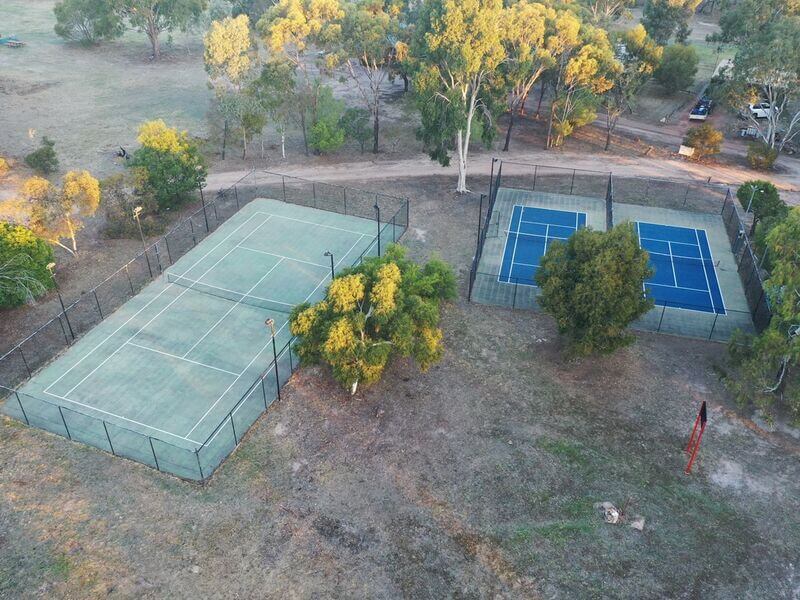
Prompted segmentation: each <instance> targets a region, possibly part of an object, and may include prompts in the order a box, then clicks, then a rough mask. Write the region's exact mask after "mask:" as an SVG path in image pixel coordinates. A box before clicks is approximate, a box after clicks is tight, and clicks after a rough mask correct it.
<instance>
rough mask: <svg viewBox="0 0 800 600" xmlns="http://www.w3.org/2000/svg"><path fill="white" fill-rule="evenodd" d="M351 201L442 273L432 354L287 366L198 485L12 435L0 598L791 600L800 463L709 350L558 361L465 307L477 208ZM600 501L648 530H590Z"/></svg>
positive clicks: (14, 430)
mask: <svg viewBox="0 0 800 600" xmlns="http://www.w3.org/2000/svg"><path fill="white" fill-rule="evenodd" d="M481 181H482V178H481V180H473V181H471V182H470V183H471V185H472V186H473V187H474V189H476V190H478V189H480V187H481V185H482V184H481ZM349 183H351V184H352V185H356V186H359V185H360V186H361V187H364V186H367V187H370V186H371V187H378V188H380V189H381V191H385V192H388V193H395V194H404V195H409V196H411V197H412V199H413V200H412V202H413V205H412V227H411V229H410V230H409V232H408V234H407V237H406V239H405V243H406V245H407V246H408V247H409V249H410V251H411V253H412V255H413V256H414V257H415V258H418V259H422V258H425V257H427V256H430V255H431V254H432V253H434V252H437V253H439V254H440V255H441V256H442V257H443V258H444V259H445V260H447V261H449V262H451V263H452V264H453V265H454V266H455V267H456V269H457V271H458V273H459V275H460V281H461V291H462V297H461V299H459V300H458V301H456V302H455V303H453V304H452V305H449V306H448V307H447V308H446V309H445V313H444V319H443V327H444V331H445V344H446V347H447V351H446V353H445V356H444V359H443V360H442V361H441V362H440V363H439V364H437V365H435V366H434V367H433V368H432V369H430V370H429V371H428V372H426V373H420V372H419V370H418V369H417V368H416V367H415V366H414V365H412V364H409V363H407V362H405V361H399V362H397V363H395V364H393V365H392V367H391V368H390V369H389V371H388V372H387V373H386V376H385V377H384V379H383V380H382V381H381V382H380V383H379V384H377V385H376V386H374V387H373V388H371V389H368V390H362V391H360V392H359V394H358V395H357V396H356V397H350V396H349V395H348V394H347V393H345V392H343V391H342V390H341V389H339V388H338V387H336V386H335V385H334V384H333V383H332V381H331V379H330V377H329V375H328V373H327V372H326V371H325V370H324V369H322V368H304V369H301V370H300V371H299V372H298V373H297V374H295V376H294V378H293V379H292V381H291V382H290V384H289V385H288V386H287V387H286V388H285V391H284V394H283V401H282V402H281V403H279V404H276V405H274V406H273V407H272V408H271V409H270V410H269V411H268V413H267V414H266V415H264V416H263V417H262V418H261V419H260V420H259V421H258V422H257V424H256V425H255V426H254V427H253V428H252V429H251V430H250V432H249V433H248V434H247V436H246V438H245V439H244V441H243V442H242V443H241V445H240V446H239V448H238V449H237V450H236V451H235V452H234V454H233V455H232V456H231V457H230V458H229V459H228V460H227V461H226V462H225V464H224V465H223V466H222V467H221V468H220V469H219V470H218V471H217V473H216V474H215V475H214V477H213V478H212V479H211V481H210V482H208V483H207V484H206V485H205V486H203V487H200V486H196V485H193V484H189V483H184V482H182V481H179V480H177V479H175V478H172V477H169V476H166V475H161V474H159V473H157V472H156V471H154V470H152V469H149V468H147V467H144V466H142V465H138V464H134V463H131V462H128V461H126V460H123V459H118V458H115V457H113V456H111V455H109V454H106V453H103V452H100V451H96V450H94V449H91V448H87V447H85V446H82V445H79V444H74V443H71V442H69V441H67V440H65V439H62V438H60V437H55V436H51V435H49V434H46V433H44V432H42V431H39V430H35V429H30V428H26V427H23V426H21V425H19V424H17V423H14V422H11V421H8V420H5V421H3V422H2V423H0V545H1V548H2V552H0V596H3V597H22V598H36V597H46V598H75V597H81V598H87V597H88V598H92V597H98V598H99V597H111V598H129V597H137V598H162V597H165V596H169V597H189V596H194V597H236V598H286V597H291V598H343V597H369V598H376V597H377V598H398V597H402V598H442V597H450V598H486V597H493V598H526V599H527V598H537V597H542V598H631V597H647V598H720V599H722V598H726V599H727V598H791V597H792V596H793V595H795V594H796V590H797V589H798V588H799V587H800V576H798V574H797V573H796V570H795V566H794V564H795V562H796V556H797V555H798V552H800V529H798V527H797V525H796V523H797V520H796V514H797V510H798V498H800V493H799V492H800V489H798V488H800V483H798V482H800V466H799V464H798V461H797V455H796V454H793V453H790V452H787V449H786V447H785V446H781V445H778V444H776V443H775V440H774V439H772V438H770V437H765V436H763V435H762V434H761V433H760V432H759V431H757V430H755V429H752V428H748V427H746V426H745V425H744V424H743V422H742V421H741V420H740V419H736V418H732V416H731V415H732V414H735V413H731V412H730V411H732V410H733V409H732V407H731V406H730V404H729V399H728V397H727V395H726V392H725V390H724V389H723V387H722V386H721V384H720V382H719V381H718V378H717V375H716V374H715V372H714V370H713V367H714V365H715V364H716V363H717V361H719V360H720V356H721V354H722V346H720V345H717V344H712V343H705V342H697V341H693V340H686V339H681V338H675V337H669V336H660V335H655V334H653V335H649V334H642V335H638V337H637V342H636V344H635V345H634V346H632V347H630V348H628V349H625V350H623V351H621V352H619V353H617V354H615V355H614V356H610V357H595V358H592V359H585V360H580V361H565V360H564V358H563V355H562V353H561V346H560V342H559V338H558V336H557V333H556V331H555V328H554V326H553V323H552V321H551V320H550V319H549V318H548V317H546V316H544V315H541V314H536V313H531V312H512V311H509V310H506V309H500V308H494V307H487V306H481V305H475V304H469V303H467V302H466V301H465V300H464V292H465V284H466V273H467V269H468V265H469V261H470V258H471V256H472V253H473V251H474V242H475V238H474V226H475V220H476V217H477V208H478V207H477V204H478V197H477V195H475V194H473V195H469V196H464V197H460V196H456V195H454V194H453V193H452V191H451V187H452V180H451V178H450V177H444V178H443V177H428V178H418V179H398V180H389V179H384V180H382V181H380V182H376V181H360V182H359V181H352V182H349ZM701 400H707V401H708V402H709V403H710V407H711V411H710V420H709V427H708V429H707V431H706V435H705V437H704V440H703V448H702V449H701V452H700V457H699V461H698V463H697V466H696V470H695V472H694V474H693V475H692V476H690V477H687V476H685V475H683V467H684V465H685V460H686V457H685V455H684V453H683V451H682V448H683V445H684V444H685V442H686V437H687V435H688V432H689V427H690V425H691V423H692V421H693V419H694V415H695V412H696V410H697V407H698V405H699V402H700V401H701ZM787 439H788V438H787ZM789 441H790V440H789ZM787 443H788V442H787ZM606 500H607V501H611V502H613V503H615V504H616V505H617V506H623V505H625V504H627V505H629V506H631V507H632V510H635V512H636V513H637V514H641V515H642V516H644V517H645V527H644V531H642V532H639V531H636V530H634V529H632V528H630V527H628V526H625V525H622V526H616V525H608V524H605V523H603V521H602V519H601V518H600V516H599V515H598V514H597V513H596V511H595V509H594V508H593V504H594V503H595V502H600V501H606Z"/></svg>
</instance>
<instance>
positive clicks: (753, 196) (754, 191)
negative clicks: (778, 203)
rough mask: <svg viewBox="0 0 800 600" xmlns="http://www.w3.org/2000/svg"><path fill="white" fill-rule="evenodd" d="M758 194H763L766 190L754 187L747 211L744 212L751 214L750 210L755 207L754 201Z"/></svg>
mask: <svg viewBox="0 0 800 600" xmlns="http://www.w3.org/2000/svg"><path fill="white" fill-rule="evenodd" d="M756 192H758V193H759V194H763V193H764V190H760V189H758V188H757V187H756V186H753V191H752V192H750V202H748V203H747V209H746V210H745V211H744V212H750V208H751V207H752V206H753V199H754V198H755V197H756Z"/></svg>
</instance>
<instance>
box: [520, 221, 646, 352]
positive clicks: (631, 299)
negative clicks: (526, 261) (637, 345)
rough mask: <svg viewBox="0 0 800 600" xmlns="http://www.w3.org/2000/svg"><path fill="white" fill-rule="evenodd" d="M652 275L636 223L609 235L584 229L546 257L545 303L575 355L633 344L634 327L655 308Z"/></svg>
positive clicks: (542, 271)
mask: <svg viewBox="0 0 800 600" xmlns="http://www.w3.org/2000/svg"><path fill="white" fill-rule="evenodd" d="M651 274H652V271H651V269H650V267H649V265H648V259H647V252H645V251H644V250H642V249H641V248H640V247H639V240H638V238H637V237H636V233H635V231H634V229H633V226H632V225H631V224H630V223H623V224H621V225H617V226H616V227H614V228H613V229H612V230H610V231H608V232H605V231H593V230H591V229H580V230H578V231H577V232H575V233H574V234H573V235H572V236H571V237H570V238H569V239H568V240H567V241H566V242H555V243H553V244H551V245H550V246H549V248H548V249H547V253H546V254H545V255H544V257H543V258H542V260H541V263H540V266H539V269H538V270H537V271H536V283H537V285H538V286H539V288H540V289H541V295H540V296H539V305H540V306H541V307H542V309H544V311H545V312H547V313H549V314H550V315H552V316H553V317H554V318H555V320H556V325H557V326H558V330H559V332H560V333H562V334H565V335H567V337H568V340H569V352H570V353H571V354H576V355H588V354H593V353H602V354H607V353H611V352H613V351H614V350H616V349H617V348H621V347H623V346H626V345H628V344H630V343H632V342H633V339H634V338H633V336H632V335H631V334H630V333H629V332H628V331H627V328H628V325H630V324H631V323H632V322H633V321H635V320H636V319H638V318H639V317H640V316H642V315H643V314H645V313H646V312H647V311H648V310H650V308H651V307H652V306H653V301H652V300H651V299H649V298H646V297H645V296H644V295H643V294H642V289H643V284H644V281H645V279H647V278H648V277H650V275H651Z"/></svg>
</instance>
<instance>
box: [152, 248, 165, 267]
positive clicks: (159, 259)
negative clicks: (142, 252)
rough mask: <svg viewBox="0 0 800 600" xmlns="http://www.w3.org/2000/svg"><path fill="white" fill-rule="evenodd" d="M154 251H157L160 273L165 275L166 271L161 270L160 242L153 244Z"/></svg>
mask: <svg viewBox="0 0 800 600" xmlns="http://www.w3.org/2000/svg"><path fill="white" fill-rule="evenodd" d="M153 249H155V251H156V264H157V265H158V272H159V273H163V272H164V269H162V268H161V254H159V252H158V242H156V243H155V244H153Z"/></svg>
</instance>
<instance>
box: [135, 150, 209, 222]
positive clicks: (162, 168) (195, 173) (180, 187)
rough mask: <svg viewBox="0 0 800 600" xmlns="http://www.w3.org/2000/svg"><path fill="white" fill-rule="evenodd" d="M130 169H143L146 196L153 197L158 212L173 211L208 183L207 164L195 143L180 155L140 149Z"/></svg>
mask: <svg viewBox="0 0 800 600" xmlns="http://www.w3.org/2000/svg"><path fill="white" fill-rule="evenodd" d="M128 166H129V167H130V168H139V169H143V170H144V173H146V175H145V176H144V177H145V182H144V186H145V193H146V194H148V195H150V196H152V197H153V199H154V200H155V202H156V205H157V206H158V210H165V209H170V208H174V207H176V206H178V205H180V204H181V203H183V202H185V201H186V200H188V199H189V198H190V197H191V196H192V193H193V192H195V191H196V190H197V189H198V187H199V186H200V184H201V183H202V182H204V181H205V178H206V175H207V170H206V166H205V161H204V159H203V157H202V156H201V155H200V150H199V148H198V147H197V144H196V143H195V142H194V141H188V142H187V145H186V147H185V148H184V149H183V150H182V152H180V153H174V152H168V151H164V150H158V149H155V148H149V147H145V146H143V147H141V148H138V149H137V150H136V152H134V153H133V158H132V159H131V160H130V161H129V163H128Z"/></svg>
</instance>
